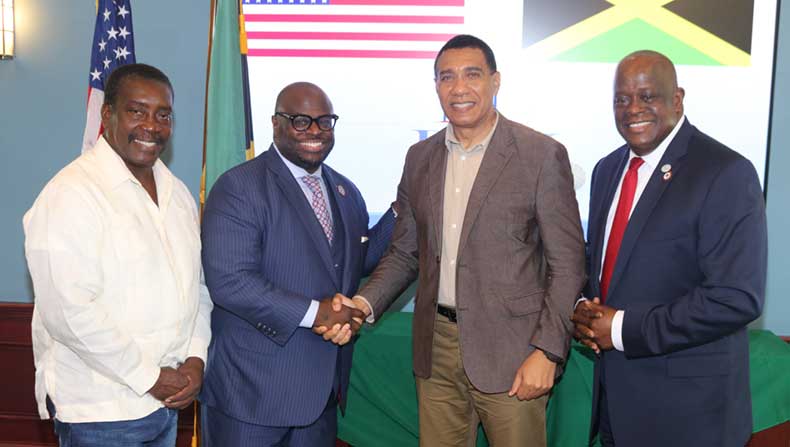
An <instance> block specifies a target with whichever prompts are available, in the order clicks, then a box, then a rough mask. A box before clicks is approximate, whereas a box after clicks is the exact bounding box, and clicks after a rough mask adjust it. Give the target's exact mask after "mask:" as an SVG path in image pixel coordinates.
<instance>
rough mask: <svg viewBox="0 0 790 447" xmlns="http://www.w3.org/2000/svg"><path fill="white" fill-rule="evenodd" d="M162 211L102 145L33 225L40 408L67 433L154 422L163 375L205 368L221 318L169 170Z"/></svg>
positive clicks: (72, 171)
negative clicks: (191, 364) (214, 322)
mask: <svg viewBox="0 0 790 447" xmlns="http://www.w3.org/2000/svg"><path fill="white" fill-rule="evenodd" d="M153 172H154V179H155V181H156V191H157V196H158V202H159V205H158V206H157V205H156V204H155V203H154V202H153V201H152V200H151V197H150V196H149V195H148V193H147V192H146V190H145V189H144V188H143V186H142V185H141V184H140V182H139V181H138V180H137V179H136V178H135V177H134V176H133V175H132V174H131V172H130V171H129V170H128V168H127V167H126V165H125V164H124V162H123V160H122V159H121V158H120V157H119V156H118V154H116V153H115V151H113V149H112V148H111V147H110V146H109V144H108V143H107V142H106V140H105V139H104V138H103V137H102V138H99V140H98V141H97V142H96V145H95V146H94V149H93V150H91V151H88V152H85V153H84V154H82V155H81V156H80V157H79V158H77V159H76V160H75V161H73V162H72V163H70V164H69V165H68V166H66V167H65V168H64V169H63V170H61V171H60V172H59V173H58V174H57V175H56V176H55V177H54V178H53V179H52V180H51V181H50V182H49V183H48V184H47V185H46V186H45V187H44V189H43V191H42V192H41V194H40V195H39V196H38V198H37V199H36V201H35V203H34V204H33V207H32V208H31V209H30V210H29V211H28V212H27V213H26V214H25V217H24V229H25V255H26V257H27V263H28V268H29V270H30V275H31V277H32V279H33V289H34V294H35V299H34V300H35V307H34V310H33V322H32V335H33V354H34V360H35V366H36V388H35V393H36V400H37V402H38V410H39V414H40V416H41V418H44V419H46V418H49V413H48V411H47V407H46V397H47V395H49V396H50V398H51V399H52V401H53V403H54V404H55V407H56V409H57V418H58V420H60V421H63V422H98V421H120V420H131V419H139V418H142V417H145V416H147V415H149V414H151V413H152V412H154V411H156V410H157V409H159V408H161V407H162V406H163V404H162V402H160V401H158V400H157V399H155V398H154V397H153V396H151V395H150V394H148V393H147V391H148V390H149V389H150V388H151V387H152V386H153V385H154V383H155V382H156V380H157V379H158V377H159V372H160V368H161V367H173V368H175V367H178V366H179V365H180V364H181V363H183V362H184V360H186V359H187V358H188V357H199V358H200V359H202V360H203V361H204V362H205V359H206V354H207V350H208V344H209V341H210V338H211V326H210V314H211V309H212V303H211V299H210V298H209V295H208V290H207V289H206V287H205V285H203V282H202V269H201V263H200V233H199V228H198V214H197V208H196V207H195V202H194V199H193V198H192V195H191V194H190V193H189V191H188V190H187V188H186V186H185V185H184V184H183V183H182V182H181V181H179V180H178V179H176V178H175V177H174V176H173V174H172V173H171V172H170V171H169V170H168V169H167V167H166V166H165V165H164V163H162V162H161V161H159V160H157V162H156V164H155V165H154V167H153Z"/></svg>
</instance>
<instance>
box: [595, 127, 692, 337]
mask: <svg viewBox="0 0 790 447" xmlns="http://www.w3.org/2000/svg"><path fill="white" fill-rule="evenodd" d="M685 121H686V116H685V115H683V116H682V117H681V118H680V119H679V120H678V123H677V124H676V125H675V127H674V128H673V129H672V132H670V133H669V135H667V137H666V138H664V140H663V141H662V142H661V144H659V145H658V146H657V147H656V148H655V149H654V150H653V151H652V152H650V153H649V154H647V155H645V156H643V157H642V159H643V160H644V161H645V162H644V163H642V166H640V167H639V170H638V171H637V183H636V191H635V192H634V201H633V203H632V205H631V211H630V212H629V213H628V216H629V219H630V216H631V213H633V211H634V209H635V208H636V206H637V204H638V203H639V198H640V197H642V193H643V192H644V190H645V186H647V182H648V180H650V177H652V176H653V173H654V172H655V170H656V168H658V167H659V166H658V164H659V163H660V162H661V158H662V157H663V156H664V152H666V151H667V148H668V147H669V144H670V143H671V142H672V140H674V139H675V135H677V133H678V130H680V127H681V126H682V125H683V123H684V122H685ZM634 157H638V155H637V154H635V153H634V151H633V150H631V151H630V156H629V157H628V160H629V162H630V160H631V159H632V158H634ZM628 164H629V163H626V164H625V168H623V172H622V173H621V174H620V183H619V184H618V185H617V192H616V193H615V195H614V198H613V199H612V204H611V205H610V206H609V215H608V217H607V218H606V232H605V233H604V241H606V244H605V245H604V249H603V253H604V256H602V257H601V268H600V269H598V271H599V272H603V262H604V259H603V258H604V257H605V256H606V245H608V244H609V233H610V232H611V231H612V223H613V222H614V215H615V213H616V211H617V202H618V200H619V198H620V189H621V188H622V187H623V179H624V178H625V173H626V172H627V171H628ZM598 279H600V276H599V277H598ZM624 317H625V311H623V310H618V311H617V312H615V314H614V317H613V318H612V333H611V335H612V345H613V346H614V348H615V349H617V350H618V351H624V350H625V348H624V347H623V318H624Z"/></svg>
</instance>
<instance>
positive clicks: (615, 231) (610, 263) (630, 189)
mask: <svg viewBox="0 0 790 447" xmlns="http://www.w3.org/2000/svg"><path fill="white" fill-rule="evenodd" d="M644 162H645V160H643V159H641V158H639V157H634V158H632V159H631V163H630V164H629V165H628V171H626V173H625V178H623V186H622V187H621V188H620V198H619V199H618V200H617V211H615V214H614V221H612V229H611V231H609V242H608V243H607V244H606V257H604V261H603V271H602V272H601V302H604V301H606V293H607V292H608V290H609V281H610V280H611V279H612V272H613V271H614V264H615V262H616V261H617V252H618V251H620V244H621V243H622V242H623V234H625V227H626V226H627V225H628V216H630V214H631V206H632V205H633V204H634V193H635V192H636V182H637V179H638V178H639V177H638V171H639V167H640V166H642V163H644Z"/></svg>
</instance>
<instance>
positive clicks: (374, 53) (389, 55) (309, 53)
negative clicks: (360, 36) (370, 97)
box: [249, 48, 436, 59]
mask: <svg viewBox="0 0 790 447" xmlns="http://www.w3.org/2000/svg"><path fill="white" fill-rule="evenodd" d="M249 55H250V56H263V57H349V58H385V59H433V58H434V57H436V51H398V50H317V49H311V50H308V49H268V48H250V52H249Z"/></svg>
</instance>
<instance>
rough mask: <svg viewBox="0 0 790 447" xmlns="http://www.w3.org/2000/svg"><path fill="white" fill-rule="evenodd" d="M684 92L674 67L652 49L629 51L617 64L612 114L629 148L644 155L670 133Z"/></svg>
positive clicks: (679, 110) (675, 121)
mask: <svg viewBox="0 0 790 447" xmlns="http://www.w3.org/2000/svg"><path fill="white" fill-rule="evenodd" d="M684 95H685V92H684V91H683V89H682V88H679V87H678V82H677V74H676V72H675V66H674V65H673V64H672V61H670V60H669V59H668V58H667V57H666V56H664V55H663V54H661V53H657V52H655V51H649V50H643V51H637V52H635V53H631V54H629V55H628V56H626V57H625V58H623V60H622V61H620V63H619V64H618V65H617V73H616V75H615V79H614V116H615V122H616V124H617V130H618V131H619V132H620V135H622V136H623V138H624V139H625V140H626V142H627V143H628V145H629V147H630V148H631V150H633V151H634V152H635V153H636V154H638V155H640V156H642V155H647V154H649V153H650V152H652V151H653V150H655V148H656V147H658V145H659V144H661V142H662V141H664V139H665V138H666V137H667V136H668V135H669V134H670V133H671V132H672V129H673V128H674V127H675V125H676V124H677V123H678V121H679V120H680V118H681V117H682V116H683V97H684Z"/></svg>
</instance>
